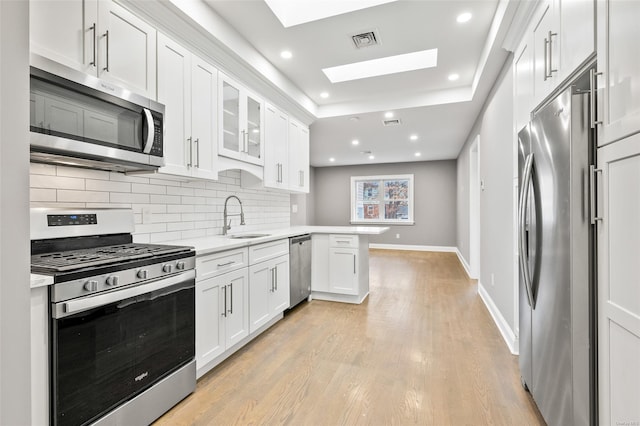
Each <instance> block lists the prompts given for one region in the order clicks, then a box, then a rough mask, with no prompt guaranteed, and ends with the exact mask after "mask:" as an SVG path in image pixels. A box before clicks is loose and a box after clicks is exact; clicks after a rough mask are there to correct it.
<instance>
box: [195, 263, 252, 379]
mask: <svg viewBox="0 0 640 426" xmlns="http://www.w3.org/2000/svg"><path fill="white" fill-rule="evenodd" d="M248 285H249V274H248V270H247V268H241V269H238V270H236V271H233V272H228V273H226V274H222V275H218V276H215V277H213V278H208V279H205V280H202V281H197V282H196V368H197V369H198V370H200V369H201V368H202V367H204V366H206V364H207V363H209V362H211V361H213V360H215V359H216V358H217V357H218V356H220V355H222V354H223V353H224V352H225V350H227V349H229V348H231V347H232V346H233V345H235V344H236V343H238V342H240V341H241V340H242V339H243V338H245V337H247V336H248V335H249V298H248V297H247V296H248Z"/></svg>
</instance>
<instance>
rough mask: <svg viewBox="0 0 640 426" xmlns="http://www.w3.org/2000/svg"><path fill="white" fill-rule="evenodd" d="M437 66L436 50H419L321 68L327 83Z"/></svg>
mask: <svg viewBox="0 0 640 426" xmlns="http://www.w3.org/2000/svg"><path fill="white" fill-rule="evenodd" d="M436 65H438V49H429V50H421V51H419V52H412V53H404V54H402V55H395V56H387V57H386V58H379V59H371V60H369V61H363V62H355V63H353V64H346V65H339V66H337V67H331V68H323V69H322V71H323V72H324V73H325V75H326V76H327V78H328V79H329V81H331V82H332V83H339V82H341V81H350V80H358V79H361V78H368V77H377V76H380V75H388V74H395V73H399V72H405V71H415V70H420V69H424V68H433V67H435V66H436Z"/></svg>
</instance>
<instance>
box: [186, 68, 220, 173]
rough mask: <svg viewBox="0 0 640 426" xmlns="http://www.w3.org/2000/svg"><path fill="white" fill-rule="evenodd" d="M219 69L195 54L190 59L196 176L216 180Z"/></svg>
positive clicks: (194, 167) (192, 161) (193, 161)
mask: <svg viewBox="0 0 640 426" xmlns="http://www.w3.org/2000/svg"><path fill="white" fill-rule="evenodd" d="M217 85H218V80H217V70H216V69H215V68H214V67H213V66H211V65H209V64H208V63H206V62H204V61H203V60H201V59H199V58H197V57H196V56H193V57H192V62H191V86H192V87H191V105H192V106H191V138H192V141H191V143H192V144H193V146H192V152H191V153H192V160H191V163H192V164H193V170H192V172H193V175H194V176H197V177H200V178H206V179H217V178H218V174H217V172H216V171H215V169H214V162H215V160H216V158H217V156H218V155H217V154H218V150H217V145H216V143H217V139H216V122H217V120H216V117H217V115H216V114H217V109H216V108H217V107H216V104H217V98H216V93H217Z"/></svg>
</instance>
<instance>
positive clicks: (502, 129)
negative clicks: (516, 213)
mask: <svg viewBox="0 0 640 426" xmlns="http://www.w3.org/2000/svg"><path fill="white" fill-rule="evenodd" d="M512 123H513V77H512V73H511V57H509V58H508V59H507V61H506V63H505V66H504V68H503V70H502V72H501V75H500V77H499V78H498V80H497V81H496V84H495V86H494V87H493V89H492V91H491V93H490V95H489V97H488V98H487V102H486V103H485V106H484V108H483V111H482V113H481V114H480V116H479V119H478V120H477V122H476V124H475V125H474V128H473V130H472V132H471V133H470V135H469V138H468V141H467V143H466V144H465V146H464V147H463V149H462V151H461V152H460V155H459V157H458V163H457V164H458V172H457V173H458V214H457V216H458V234H457V244H458V247H459V249H460V252H461V254H462V256H463V257H464V258H465V260H466V261H467V263H468V262H469V253H470V251H469V232H470V231H469V209H470V206H469V188H468V182H469V170H470V165H469V161H470V159H471V155H470V149H471V146H472V144H473V141H474V140H475V138H476V136H477V135H480V179H481V180H482V181H483V182H484V190H481V192H480V279H479V291H480V292H481V295H482V296H483V299H484V300H485V303H486V304H487V306H488V308H489V310H490V311H491V313H492V315H493V317H494V320H495V321H496V323H497V325H498V327H499V328H500V330H501V332H502V334H503V336H504V337H505V340H506V341H507V343H508V344H509V346H510V349H511V350H512V351H513V352H516V351H517V340H516V335H515V330H516V326H517V321H516V318H515V317H516V315H517V311H516V306H515V305H516V304H515V300H516V296H517V293H516V292H517V282H514V264H515V244H514V222H513V220H514V218H513V207H514V205H515V198H514V191H513V176H514V165H513V149H514V148H513V146H514V145H513V144H514V136H513V135H514V134H513V124H512Z"/></svg>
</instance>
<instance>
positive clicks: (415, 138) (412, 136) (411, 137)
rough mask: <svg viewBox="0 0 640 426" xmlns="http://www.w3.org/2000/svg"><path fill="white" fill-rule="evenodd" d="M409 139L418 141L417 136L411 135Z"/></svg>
mask: <svg viewBox="0 0 640 426" xmlns="http://www.w3.org/2000/svg"><path fill="white" fill-rule="evenodd" d="M409 139H411V140H412V141H417V140H418V135H411V136H409Z"/></svg>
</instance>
